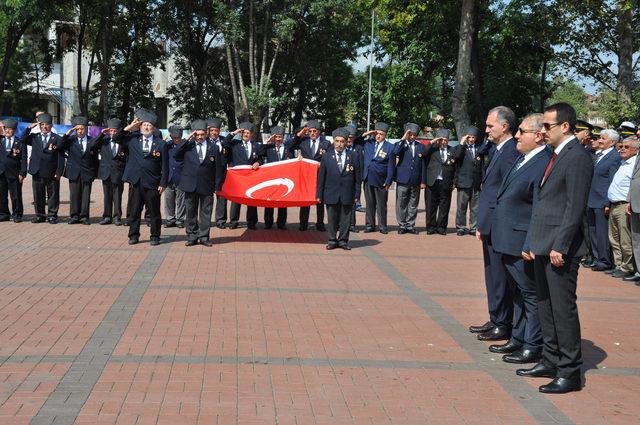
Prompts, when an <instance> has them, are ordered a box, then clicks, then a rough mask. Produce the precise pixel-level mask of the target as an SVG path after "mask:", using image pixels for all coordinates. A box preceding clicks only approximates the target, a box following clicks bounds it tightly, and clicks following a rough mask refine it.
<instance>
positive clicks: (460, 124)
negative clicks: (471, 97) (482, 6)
mask: <svg viewBox="0 0 640 425" xmlns="http://www.w3.org/2000/svg"><path fill="white" fill-rule="evenodd" d="M474 15H475V7H474V1H473V0H463V1H462V13H461V17H460V38H459V42H458V63H457V67H456V78H455V85H454V88H453V94H452V96H451V113H452V115H453V118H454V119H455V122H456V133H457V135H458V138H460V137H462V136H463V135H464V131H465V130H466V128H467V127H469V124H470V119H469V110H468V105H467V93H468V91H469V84H470V82H471V78H472V74H471V49H472V47H473V33H474V31H475V29H474Z"/></svg>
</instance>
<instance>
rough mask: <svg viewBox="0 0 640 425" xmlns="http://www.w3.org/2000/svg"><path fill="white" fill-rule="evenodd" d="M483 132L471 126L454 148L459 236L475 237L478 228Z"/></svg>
mask: <svg viewBox="0 0 640 425" xmlns="http://www.w3.org/2000/svg"><path fill="white" fill-rule="evenodd" d="M482 138H483V134H482V132H481V131H480V130H479V129H478V128H477V127H474V126H469V128H468V129H467V131H466V134H465V135H464V136H463V137H462V139H461V140H460V144H459V145H458V146H456V147H454V148H453V150H452V155H453V157H454V159H455V161H456V176H455V178H454V182H453V184H454V186H455V188H456V192H457V196H456V198H457V199H456V201H457V202H456V204H457V209H456V234H457V235H458V236H464V235H474V236H475V234H476V228H477V226H478V201H479V200H480V186H481V184H482V163H483V155H482V154H481V146H482ZM467 209H468V210H469V227H467Z"/></svg>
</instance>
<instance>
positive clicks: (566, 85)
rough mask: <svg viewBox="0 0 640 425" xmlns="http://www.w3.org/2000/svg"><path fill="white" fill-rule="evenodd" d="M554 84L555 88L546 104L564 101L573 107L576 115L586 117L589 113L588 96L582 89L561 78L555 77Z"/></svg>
mask: <svg viewBox="0 0 640 425" xmlns="http://www.w3.org/2000/svg"><path fill="white" fill-rule="evenodd" d="M554 84H555V86H556V89H555V90H554V92H553V94H552V95H551V97H550V98H549V99H548V100H547V104H549V105H551V104H554V103H558V102H566V103H568V104H570V105H571V106H573V107H574V108H575V110H576V113H577V115H578V117H580V118H582V119H586V118H587V116H588V115H589V96H588V95H587V93H586V92H585V91H584V89H583V88H582V87H580V86H579V85H578V84H576V83H574V82H573V81H569V80H565V79H563V78H556V79H555V81H554Z"/></svg>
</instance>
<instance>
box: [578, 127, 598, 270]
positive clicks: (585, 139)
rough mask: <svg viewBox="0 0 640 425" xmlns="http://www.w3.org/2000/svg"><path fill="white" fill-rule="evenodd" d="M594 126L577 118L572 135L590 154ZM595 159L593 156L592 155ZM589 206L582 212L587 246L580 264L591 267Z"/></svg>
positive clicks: (583, 230)
mask: <svg viewBox="0 0 640 425" xmlns="http://www.w3.org/2000/svg"><path fill="white" fill-rule="evenodd" d="M593 131H594V126H593V125H591V124H589V123H588V122H587V121H583V120H577V121H576V130H575V131H574V135H575V136H576V139H578V142H580V144H581V145H582V147H583V148H584V149H585V150H586V151H587V152H589V154H591V155H595V149H593V138H594V134H593ZM597 137H598V138H599V137H600V132H599V131H598V135H597ZM594 160H595V156H594ZM588 211H589V208H588V207H587V210H586V211H585V212H584V218H583V224H582V232H583V233H584V241H585V244H586V247H587V253H586V254H585V256H584V257H582V261H581V262H580V264H582V265H583V266H585V267H591V266H592V265H593V249H592V248H591V235H590V234H589V218H588V217H589V214H588Z"/></svg>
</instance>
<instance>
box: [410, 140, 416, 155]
mask: <svg viewBox="0 0 640 425" xmlns="http://www.w3.org/2000/svg"><path fill="white" fill-rule="evenodd" d="M415 156H416V142H411V157H412V158H415Z"/></svg>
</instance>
